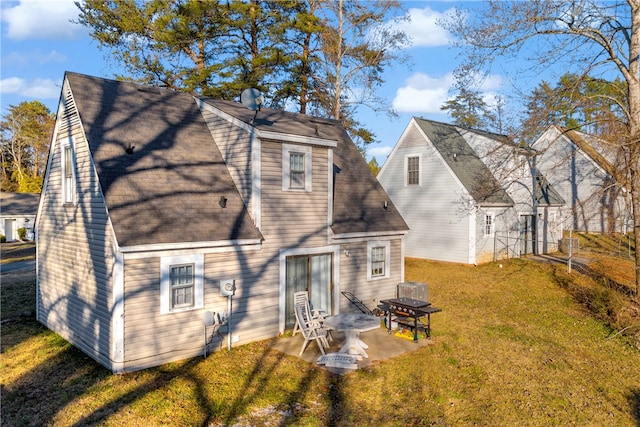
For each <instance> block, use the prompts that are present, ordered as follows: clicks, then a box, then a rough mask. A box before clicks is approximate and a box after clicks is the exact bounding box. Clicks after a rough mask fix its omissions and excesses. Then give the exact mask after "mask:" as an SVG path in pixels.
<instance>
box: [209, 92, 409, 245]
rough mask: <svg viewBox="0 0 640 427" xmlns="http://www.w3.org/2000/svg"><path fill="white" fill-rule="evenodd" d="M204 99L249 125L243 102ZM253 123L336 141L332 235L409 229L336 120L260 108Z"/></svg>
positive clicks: (249, 114)
mask: <svg viewBox="0 0 640 427" xmlns="http://www.w3.org/2000/svg"><path fill="white" fill-rule="evenodd" d="M204 101H205V102H206V103H208V104H209V105H211V106H213V107H216V108H218V109H220V110H222V111H224V112H225V113H227V114H229V115H231V116H233V117H235V118H236V119H238V120H241V121H243V122H244V123H246V124H250V123H251V120H252V119H253V118H254V114H255V113H254V112H253V111H250V110H248V109H246V108H245V107H244V106H243V105H242V104H239V103H235V102H230V101H220V100H214V99H210V98H207V99H204ZM253 126H254V127H255V128H256V129H258V130H259V131H269V132H277V133H282V134H292V135H299V136H305V137H313V138H323V139H326V140H330V141H335V142H336V143H337V146H336V147H335V148H334V149H333V162H334V168H333V169H334V199H333V224H332V226H331V228H332V230H333V232H334V233H335V234H349V233H372V232H373V233H375V232H390V231H391V232H393V231H406V230H408V229H409V227H408V226H407V224H406V223H405V221H404V219H403V218H402V216H401V215H400V213H399V212H398V210H397V209H396V207H395V206H394V205H393V203H392V202H391V199H390V198H389V196H388V195H387V193H386V192H385V190H384V189H383V188H382V185H380V183H379V182H378V180H377V179H376V177H375V176H374V175H373V173H372V172H371V170H370V169H369V166H368V165H367V163H366V161H365V159H364V157H362V155H361V154H360V152H359V151H358V149H357V147H356V146H355V144H353V141H351V138H349V135H348V134H347V132H346V131H345V129H344V127H343V126H342V125H340V123H339V122H337V121H335V120H330V119H323V118H317V117H313V116H308V115H304V114H296V113H290V112H286V111H280V110H274V109H270V108H262V109H261V110H260V111H259V112H258V114H256V115H255V120H254V121H253ZM385 202H386V206H387V208H386V209H385Z"/></svg>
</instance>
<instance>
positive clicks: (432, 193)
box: [378, 125, 470, 263]
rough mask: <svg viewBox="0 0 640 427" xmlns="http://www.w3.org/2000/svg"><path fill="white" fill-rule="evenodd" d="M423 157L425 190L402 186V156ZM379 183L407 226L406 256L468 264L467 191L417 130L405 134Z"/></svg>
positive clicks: (414, 128) (422, 173)
mask: <svg viewBox="0 0 640 427" xmlns="http://www.w3.org/2000/svg"><path fill="white" fill-rule="evenodd" d="M407 155H412V156H413V155H419V156H421V157H422V169H421V171H420V173H421V175H422V177H421V179H422V185H421V186H408V187H405V186H404V158H405V156H407ZM387 162H389V164H388V165H385V170H384V171H383V173H382V174H381V175H380V176H379V177H378V180H379V181H380V183H381V184H382V186H383V187H384V189H385V190H386V191H387V193H388V194H389V196H390V197H391V200H393V203H394V204H395V206H396V207H397V208H398V210H399V211H400V214H401V215H402V216H403V218H404V219H405V221H406V222H407V224H408V226H409V232H408V233H407V235H406V237H405V255H406V256H407V257H413V258H424V259H433V260H439V261H452V262H462V263H468V262H469V233H470V229H469V217H468V215H469V207H468V206H469V205H468V204H467V203H465V202H466V198H465V197H466V196H465V194H466V193H465V192H464V190H463V189H462V188H461V187H460V186H459V184H458V181H456V180H455V178H454V177H453V176H452V174H451V173H450V171H449V170H448V169H447V168H446V167H445V166H444V165H443V162H442V160H441V159H440V157H439V156H438V154H437V153H436V150H435V149H434V148H433V147H432V146H431V144H430V143H429V142H428V141H425V138H424V136H423V135H422V134H421V133H420V132H419V131H418V129H417V127H416V126H413V125H412V126H411V128H410V129H409V130H408V131H407V133H406V134H405V138H404V139H403V140H402V141H401V142H400V144H399V146H398V147H397V149H396V150H395V151H394V154H393V155H392V157H390V158H389V159H388V160H387Z"/></svg>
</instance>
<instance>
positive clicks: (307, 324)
mask: <svg viewBox="0 0 640 427" xmlns="http://www.w3.org/2000/svg"><path fill="white" fill-rule="evenodd" d="M294 310H295V312H296V320H297V321H298V322H299V324H300V332H302V336H303V337H304V343H303V344H302V348H301V349H300V356H302V353H304V351H305V350H306V348H307V345H308V344H309V342H310V341H315V342H316V343H317V344H318V348H319V349H320V353H322V354H325V353H324V349H325V347H329V343H328V342H327V330H326V329H325V328H323V327H322V326H321V325H320V323H319V322H318V321H317V320H309V321H307V320H305V319H304V314H303V308H302V306H300V305H296V306H294Z"/></svg>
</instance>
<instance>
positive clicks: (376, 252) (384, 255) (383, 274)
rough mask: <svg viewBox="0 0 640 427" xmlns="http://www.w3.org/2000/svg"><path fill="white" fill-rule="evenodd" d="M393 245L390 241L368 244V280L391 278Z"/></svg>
mask: <svg viewBox="0 0 640 427" xmlns="http://www.w3.org/2000/svg"><path fill="white" fill-rule="evenodd" d="M390 258H391V243H390V242H389V241H370V242H367V280H376V279H384V278H389V277H390V276H391V275H390V264H389V263H390V261H391V260H390Z"/></svg>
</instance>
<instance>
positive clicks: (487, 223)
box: [484, 215, 494, 236]
mask: <svg viewBox="0 0 640 427" xmlns="http://www.w3.org/2000/svg"><path fill="white" fill-rule="evenodd" d="M493 223H494V218H493V215H485V216H484V235H485V236H491V235H493Z"/></svg>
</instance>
